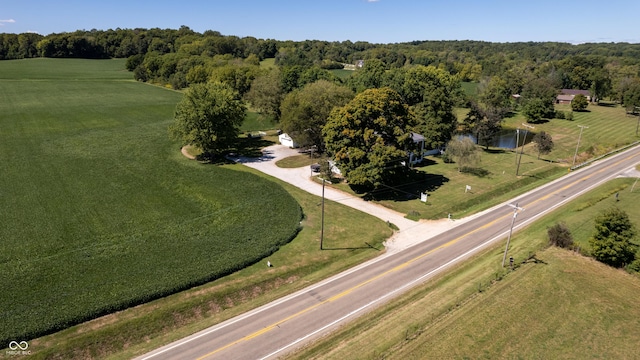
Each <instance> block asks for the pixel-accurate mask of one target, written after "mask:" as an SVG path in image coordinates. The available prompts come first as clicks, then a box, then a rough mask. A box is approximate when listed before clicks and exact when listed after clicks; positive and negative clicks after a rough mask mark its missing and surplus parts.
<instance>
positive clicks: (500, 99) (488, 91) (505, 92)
mask: <svg viewBox="0 0 640 360" xmlns="http://www.w3.org/2000/svg"><path fill="white" fill-rule="evenodd" d="M478 92H479V94H478V100H479V101H480V102H481V103H483V104H484V105H485V106H486V107H490V108H495V109H504V112H505V113H506V111H508V110H509V108H510V107H511V95H513V94H512V93H511V90H510V88H509V85H508V84H507V82H506V81H505V80H504V79H502V78H501V77H499V76H493V77H491V79H489V80H484V81H482V82H480V85H479V86H478Z"/></svg>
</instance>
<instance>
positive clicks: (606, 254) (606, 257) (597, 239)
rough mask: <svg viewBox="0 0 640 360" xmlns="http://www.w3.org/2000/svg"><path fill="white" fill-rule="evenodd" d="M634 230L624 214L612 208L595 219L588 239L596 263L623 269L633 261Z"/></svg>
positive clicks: (634, 248) (634, 247) (635, 247)
mask: <svg viewBox="0 0 640 360" xmlns="http://www.w3.org/2000/svg"><path fill="white" fill-rule="evenodd" d="M635 236H636V229H635V226H634V225H633V223H631V220H629V215H627V213H626V212H624V211H622V210H620V209H618V208H616V207H614V208H611V209H608V210H605V211H604V212H603V213H602V214H600V215H599V216H598V217H597V218H596V219H595V231H594V233H593V235H592V236H591V238H590V239H589V244H590V245H591V254H592V255H593V257H595V258H596V259H597V260H598V261H600V262H603V263H605V264H608V265H611V266H614V267H623V266H625V265H627V264H630V263H631V262H632V261H633V260H634V259H635V254H636V250H637V245H636V244H634V242H633V240H634V238H635Z"/></svg>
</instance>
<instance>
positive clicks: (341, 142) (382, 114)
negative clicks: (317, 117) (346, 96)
mask: <svg viewBox="0 0 640 360" xmlns="http://www.w3.org/2000/svg"><path fill="white" fill-rule="evenodd" d="M414 125H415V119H414V115H413V113H412V112H411V111H410V109H409V106H407V105H406V104H405V103H404V102H403V101H402V98H401V97H400V95H399V94H398V93H397V92H395V91H393V90H392V89H390V88H380V89H369V90H365V91H364V92H362V93H360V94H358V95H357V96H356V97H355V98H354V99H353V100H351V101H350V102H349V103H347V104H346V105H345V106H343V107H340V108H336V109H334V110H333V111H332V112H331V115H330V116H329V119H328V121H327V124H326V125H325V127H324V129H323V135H324V139H325V143H326V146H327V152H328V153H329V154H330V155H332V156H333V157H334V159H335V161H336V164H337V166H338V167H339V168H340V171H341V172H342V173H343V174H344V175H345V177H346V179H347V181H348V182H349V184H350V185H355V186H363V187H366V188H369V189H371V188H375V187H378V186H380V185H381V184H383V183H387V182H389V181H391V180H392V178H393V177H394V176H395V175H396V174H398V173H399V172H404V171H405V169H403V168H404V167H402V166H400V162H401V161H403V160H407V150H409V149H411V148H412V147H413V146H414V144H413V141H412V139H411V128H412V127H413V126H414Z"/></svg>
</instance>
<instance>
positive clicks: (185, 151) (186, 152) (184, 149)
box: [180, 145, 196, 160]
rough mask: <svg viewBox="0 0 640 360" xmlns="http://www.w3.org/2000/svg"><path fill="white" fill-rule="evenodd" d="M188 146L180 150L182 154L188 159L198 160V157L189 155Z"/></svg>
mask: <svg viewBox="0 0 640 360" xmlns="http://www.w3.org/2000/svg"><path fill="white" fill-rule="evenodd" d="M187 146H188V145H185V146H183V147H182V148H181V149H180V152H181V153H182V155H184V156H185V157H186V158H187V159H191V160H195V159H196V157H195V156H193V155H191V154H189V152H188V151H187Z"/></svg>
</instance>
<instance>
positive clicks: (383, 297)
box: [260, 174, 618, 360]
mask: <svg viewBox="0 0 640 360" xmlns="http://www.w3.org/2000/svg"><path fill="white" fill-rule="evenodd" d="M617 175H618V174H615V175H610V176H608V177H606V178H604V179H603V180H602V181H599V182H597V183H596V184H594V185H592V186H590V187H588V188H586V189H584V190H582V191H580V192H578V193H576V194H575V195H573V196H571V197H567V198H565V199H564V200H563V201H561V202H559V203H558V204H556V205H555V206H552V207H550V208H548V209H547V210H545V211H543V212H540V213H538V214H536V215H535V216H532V217H531V218H528V219H527V220H525V221H523V222H521V223H519V224H518V225H517V226H515V229H519V228H521V227H523V226H525V225H527V224H529V223H530V222H532V221H534V220H536V219H538V218H539V217H541V216H544V215H546V214H547V213H549V212H551V211H552V210H554V209H556V208H557V207H560V206H562V205H564V204H565V203H566V202H568V201H571V200H573V199H574V198H576V197H578V196H580V195H582V194H583V193H585V192H587V191H589V190H590V189H592V188H594V187H597V186H599V185H601V184H602V183H604V182H606V181H609V180H610V179H611V178H613V177H615V176H617ZM507 232H508V231H504V232H502V233H500V234H498V235H496V236H494V237H493V238H491V239H489V240H488V241H486V242H484V243H482V244H480V245H478V246H476V247H475V248H473V249H471V250H469V251H467V252H465V253H464V254H461V255H458V256H457V257H456V258H454V259H452V260H450V261H448V262H447V263H445V264H443V265H440V266H439V267H437V268H435V269H433V270H431V271H429V272H428V273H426V274H423V275H421V276H420V277H418V278H416V279H414V280H412V281H410V282H408V283H406V284H404V285H403V286H401V287H399V288H397V289H395V290H393V291H391V292H388V293H386V294H385V295H383V296H381V297H379V298H377V299H375V300H373V301H371V302H369V303H367V304H365V305H363V306H361V307H359V308H357V309H355V310H353V311H351V312H350V313H348V314H346V315H344V316H343V317H341V318H339V319H337V320H334V321H333V322H331V323H329V324H327V325H325V326H323V327H322V328H320V329H317V330H315V331H313V332H311V333H309V334H307V335H305V336H303V337H301V338H298V339H297V340H295V341H294V342H292V343H290V344H288V345H285V346H283V347H281V348H279V349H277V350H276V351H274V352H272V353H270V354H268V355H266V356H264V357H262V358H260V360H265V359H268V358H269V357H271V356H274V355H276V354H278V353H280V352H282V351H284V350H286V349H288V348H290V347H292V346H295V345H296V344H298V343H299V342H302V341H304V340H306V339H308V338H310V337H312V336H314V335H316V334H318V333H320V332H322V331H324V330H326V329H328V328H330V327H332V326H334V325H336V324H338V323H340V322H342V321H344V320H346V319H347V318H349V317H351V316H353V315H355V314H357V313H358V312H360V311H362V310H364V309H366V308H368V307H370V306H372V305H373V304H375V303H377V302H380V301H382V300H384V299H386V298H388V297H390V296H392V295H393V294H395V293H397V292H399V291H402V290H404V289H406V288H407V287H411V286H413V285H414V284H416V283H418V282H420V281H422V280H424V279H425V278H427V277H429V276H431V275H433V274H434V273H436V272H438V271H441V270H442V269H444V268H446V267H448V266H449V265H451V264H453V263H456V262H458V261H460V260H462V259H463V258H465V257H467V256H469V255H470V254H473V253H475V252H477V251H479V250H480V249H482V248H483V247H485V246H487V245H488V244H490V243H492V242H494V241H497V240H499V239H501V238H503V237H504V236H505V235H506V234H507Z"/></svg>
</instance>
